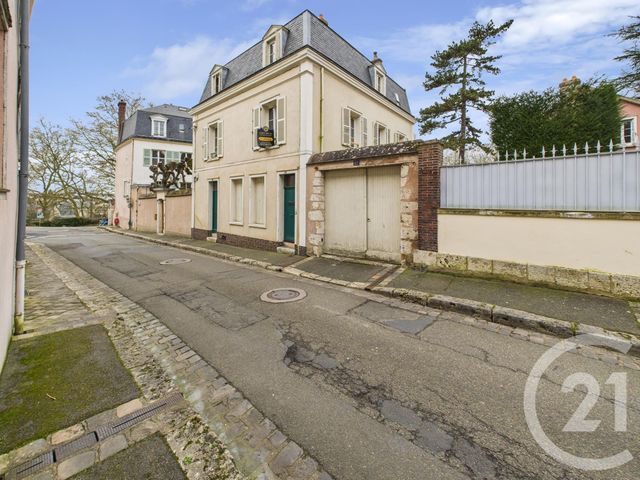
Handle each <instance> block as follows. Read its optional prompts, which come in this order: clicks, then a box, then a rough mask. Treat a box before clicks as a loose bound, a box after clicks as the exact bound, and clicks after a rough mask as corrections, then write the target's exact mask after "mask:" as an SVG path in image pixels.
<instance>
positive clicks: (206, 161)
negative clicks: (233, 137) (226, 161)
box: [205, 155, 222, 163]
mask: <svg viewBox="0 0 640 480" xmlns="http://www.w3.org/2000/svg"><path fill="white" fill-rule="evenodd" d="M221 158H222V155H220V156H218V157H215V158H207V159H205V163H209V162H218V161H219V160H220V159H221Z"/></svg>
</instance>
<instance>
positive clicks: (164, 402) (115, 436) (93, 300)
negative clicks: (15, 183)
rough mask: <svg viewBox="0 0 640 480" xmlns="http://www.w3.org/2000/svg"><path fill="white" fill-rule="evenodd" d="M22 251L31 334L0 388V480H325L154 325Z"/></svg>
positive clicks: (96, 284)
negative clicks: (120, 479)
mask: <svg viewBox="0 0 640 480" xmlns="http://www.w3.org/2000/svg"><path fill="white" fill-rule="evenodd" d="M29 245H30V248H29V251H28V261H29V267H28V277H27V278H28V282H29V285H28V287H29V294H30V295H29V304H28V305H29V308H27V311H26V313H27V322H26V328H27V330H28V331H29V333H28V334H26V335H21V336H19V337H14V339H13V340H12V343H11V346H10V350H9V357H8V361H7V364H6V366H5V369H4V371H3V373H2V376H1V377H0V478H1V479H3V480H14V479H22V478H37V479H38V480H43V479H51V480H62V479H66V478H72V477H73V478H75V479H84V478H87V479H89V478H91V479H98V480H102V479H105V480H106V479H113V478H132V479H133V478H147V479H163V480H164V479H167V480H173V479H184V478H188V479H200V478H216V479H219V480H236V479H238V480H239V479H244V478H256V479H261V480H267V479H269V480H271V479H278V478H288V479H289V478H291V479H295V480H307V479H314V480H330V477H329V476H328V475H327V474H326V473H325V472H324V471H323V470H322V469H321V468H320V467H319V465H318V464H317V462H315V460H313V459H312V458H311V457H309V456H308V455H306V454H305V452H304V451H303V450H302V449H301V448H300V447H299V446H298V445H297V444H295V443H294V442H291V441H290V440H289V439H288V438H287V437H286V436H285V435H284V434H283V433H282V432H281V431H280V430H278V428H277V427H276V425H274V424H273V423H272V422H271V421H269V419H267V418H265V417H264V416H263V415H262V414H261V413H260V412H258V411H257V410H256V409H255V408H254V407H253V406H252V405H251V403H250V402H249V401H248V400H246V399H245V398H244V397H243V395H242V394H241V393H240V392H238V391H237V390H236V389H235V388H234V387H233V386H232V385H230V384H229V383H228V382H227V381H226V379H224V378H223V377H222V376H220V375H219V374H218V372H217V371H216V370H215V369H214V368H213V367H211V365H209V364H208V363H207V362H205V361H204V360H203V359H202V358H200V356H199V355H197V353H196V352H194V351H193V350H192V349H191V348H190V347H189V346H188V345H186V344H185V343H184V342H182V341H181V339H180V338H179V337H178V336H176V335H175V334H173V332H172V331H171V330H169V329H168V328H167V327H166V326H165V325H163V324H162V323H161V322H160V321H159V320H158V319H157V318H156V317H154V316H153V315H152V314H151V313H149V312H147V311H146V310H144V309H143V308H141V307H140V306H138V305H137V304H135V303H133V302H131V301H130V300H129V299H127V298H126V297H124V296H122V295H121V294H120V293H118V292H116V291H115V290H113V289H111V288H110V287H108V286H106V285H105V284H103V283H102V282H100V281H98V280H97V279H95V278H94V277H92V276H91V275H89V274H88V273H87V272H85V271H84V270H81V269H80V268H78V267H77V266H75V265H74V264H73V263H71V262H70V261H68V260H66V259H65V258H63V257H61V256H60V255H58V254H57V253H55V252H53V251H52V250H50V249H49V248H48V247H46V246H44V245H42V244H37V243H32V244H29ZM52 330H53V331H54V333H50V332H51V331H52Z"/></svg>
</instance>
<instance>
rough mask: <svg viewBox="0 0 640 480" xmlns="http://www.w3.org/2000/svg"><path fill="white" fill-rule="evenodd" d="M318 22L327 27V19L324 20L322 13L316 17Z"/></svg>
mask: <svg viewBox="0 0 640 480" xmlns="http://www.w3.org/2000/svg"><path fill="white" fill-rule="evenodd" d="M318 20H320V21H321V22H322V23H324V24H325V25H326V26H327V27H328V26H329V22H327V19H326V18H324V15H323V14H322V13H321V14H320V16H319V17H318Z"/></svg>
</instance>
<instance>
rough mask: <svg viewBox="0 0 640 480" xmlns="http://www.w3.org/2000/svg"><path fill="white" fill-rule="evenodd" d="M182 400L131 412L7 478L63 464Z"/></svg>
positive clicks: (175, 397)
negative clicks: (66, 459)
mask: <svg viewBox="0 0 640 480" xmlns="http://www.w3.org/2000/svg"><path fill="white" fill-rule="evenodd" d="M181 400H182V395H180V394H179V393H174V394H172V395H170V396H168V397H166V398H163V399H161V400H157V401H155V402H153V403H150V404H149V405H147V406H146V407H144V408H141V409H139V410H136V411H135V412H131V413H130V414H129V415H125V416H124V417H122V418H120V419H118V420H115V421H113V422H111V423H108V424H107V425H104V426H102V427H98V428H97V429H96V430H95V431H93V432H90V433H87V434H85V435H83V436H82V437H80V438H76V439H75V440H71V441H70V442H68V443H65V444H64V445H61V446H59V447H56V448H54V449H53V450H52V451H50V452H47V453H44V454H42V455H39V456H37V457H36V458H33V459H31V460H29V461H27V462H24V463H21V464H20V465H18V466H17V467H15V468H13V469H12V470H10V471H9V473H8V474H7V476H6V478H7V479H9V478H12V479H13V478H15V479H16V480H20V479H23V478H27V477H28V476H30V475H33V474H34V473H36V472H38V471H39V470H42V469H44V468H46V467H47V466H49V465H52V464H53V463H56V462H61V461H62V460H64V459H65V458H68V457H71V456H72V455H74V454H76V453H78V452H79V451H80V450H84V449H86V448H90V447H92V446H94V445H96V444H97V443H98V442H100V441H102V440H104V439H105V438H107V437H110V436H111V435H114V434H116V433H118V432H121V431H123V430H126V429H127V428H130V427H132V426H134V425H135V424H137V423H140V422H143V421H144V420H146V419H147V418H151V417H152V416H154V415H155V414H157V413H158V412H159V411H160V410H162V409H164V408H167V407H170V406H173V405H176V404H177V403H179V402H180V401H181ZM0 480H5V477H4V476H0Z"/></svg>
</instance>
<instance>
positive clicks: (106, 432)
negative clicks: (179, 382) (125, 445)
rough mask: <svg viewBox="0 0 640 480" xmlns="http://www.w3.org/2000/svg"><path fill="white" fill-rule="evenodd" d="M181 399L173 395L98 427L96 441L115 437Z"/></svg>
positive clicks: (180, 396)
mask: <svg viewBox="0 0 640 480" xmlns="http://www.w3.org/2000/svg"><path fill="white" fill-rule="evenodd" d="M181 399H182V395H180V394H179V393H176V394H173V395H171V396H169V397H167V398H164V399H162V400H158V401H157V402H153V403H151V404H149V405H147V406H146V407H144V408H141V409H140V410H136V411H135V412H132V413H130V414H129V415H125V416H124V417H122V418H120V419H119V420H116V421H113V422H111V423H109V424H107V425H104V426H102V427H98V428H97V429H96V431H95V434H96V436H97V438H98V441H102V440H104V439H105V438H107V437H110V436H111V435H115V434H116V433H118V432H121V431H122V430H126V429H127V428H129V427H132V426H134V425H135V424H137V423H140V422H143V421H144V420H146V419H147V418H151V417H152V416H154V415H155V414H156V413H158V411H160V410H162V409H163V408H166V407H169V406H171V405H175V404H176V403H178V402H179V401H180V400H181Z"/></svg>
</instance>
